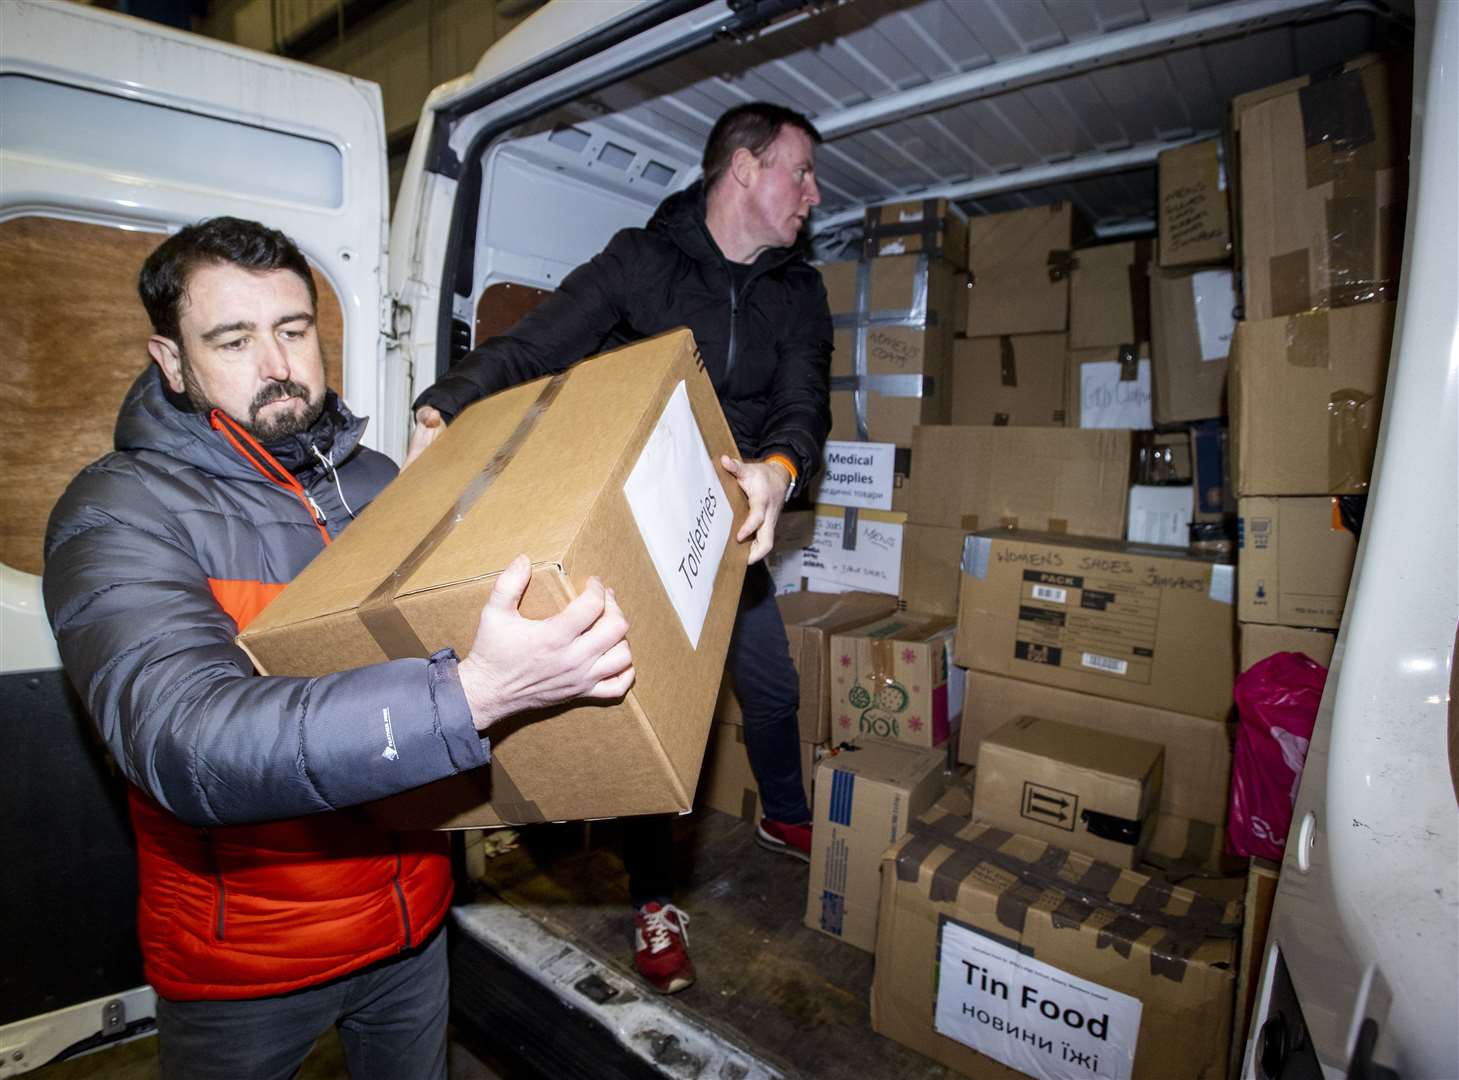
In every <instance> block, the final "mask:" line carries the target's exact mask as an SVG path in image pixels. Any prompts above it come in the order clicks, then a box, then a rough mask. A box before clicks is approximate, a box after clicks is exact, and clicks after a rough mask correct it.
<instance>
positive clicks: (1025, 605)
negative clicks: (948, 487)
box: [956, 530, 1236, 719]
mask: <svg viewBox="0 0 1459 1080" xmlns="http://www.w3.org/2000/svg"><path fill="white" fill-rule="evenodd" d="M1234 571H1235V567H1232V566H1229V565H1224V564H1220V563H1217V562H1216V561H1215V560H1214V559H1211V558H1205V557H1201V556H1198V555H1195V554H1192V553H1189V552H1185V551H1181V550H1180V549H1178V548H1160V547H1149V546H1145V545H1141V544H1125V543H1119V542H1116V541H1109V540H1093V539H1088V538H1085V537H1074V536H1057V535H1053V534H1050V533H1031V532H1023V531H1012V530H1010V531H991V532H983V533H978V534H976V535H973V536H969V537H968V539H967V542H966V544H965V546H964V548H963V577H962V593H961V595H960V597H959V603H958V633H957V653H956V658H957V662H958V663H959V664H961V665H962V666H963V667H969V668H976V669H977V670H979V671H986V672H989V673H991V674H994V675H1011V676H1013V677H1014V678H1018V679H1027V680H1028V681H1030V682H1038V683H1045V684H1047V685H1049V686H1059V687H1063V688H1064V689H1067V690H1079V691H1082V692H1084V693H1089V694H1097V695H1099V696H1101V697H1109V698H1115V699H1117V700H1119V701H1133V702H1135V703H1137V704H1140V705H1150V706H1153V707H1155V708H1160V709H1169V710H1170V711H1172V712H1181V713H1188V714H1190V715H1194V716H1208V717H1211V718H1212V719H1221V718H1223V717H1225V716H1226V714H1227V712H1228V711H1229V710H1230V708H1231V683H1232V680H1233V679H1234V678H1235V676H1236V665H1235V643H1236V642H1235V639H1236V618H1235V610H1234V608H1235V604H1234V601H1235V595H1234V594H1235V582H1234V580H1233V578H1234V577H1235V573H1234Z"/></svg>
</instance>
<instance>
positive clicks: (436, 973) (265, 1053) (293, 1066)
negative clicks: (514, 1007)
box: [157, 927, 449, 1080]
mask: <svg viewBox="0 0 1459 1080" xmlns="http://www.w3.org/2000/svg"><path fill="white" fill-rule="evenodd" d="M448 979H449V976H448V974H447V966H446V930H445V928H444V927H442V928H441V929H440V930H438V931H437V932H436V933H435V935H434V937H433V938H432V939H431V940H430V941H429V942H428V943H427V944H426V945H425V946H424V947H423V948H420V949H417V950H413V951H412V952H409V953H406V954H405V955H403V956H399V957H396V958H395V959H392V960H386V961H383V962H381V963H379V964H375V965H373V966H371V967H368V968H365V969H364V970H363V971H358V972H356V973H355V974H353V975H346V976H345V977H344V978H341V979H335V980H334V981H333V982H329V983H325V984H324V985H322V986H313V987H309V988H308V989H305V990H298V991H295V992H294V993H292V994H283V995H281V996H278V997H266V998H254V999H252V1000H248V1001H167V1000H165V999H163V998H160V997H159V998H158V999H157V1037H158V1044H157V1050H158V1056H159V1059H160V1063H161V1067H162V1077H163V1080H289V1078H290V1077H292V1076H294V1074H295V1073H296V1072H298V1070H299V1066H300V1064H301V1063H302V1062H303V1061H304V1059H305V1058H306V1057H307V1056H308V1055H309V1050H310V1048H311V1047H313V1045H314V1041H315V1040H316V1039H318V1038H319V1036H321V1035H323V1034H324V1033H325V1032H326V1031H328V1030H329V1029H330V1028H331V1027H337V1028H338V1029H339V1037H340V1042H341V1044H342V1045H343V1047H344V1054H345V1061H346V1063H347V1064H348V1066H349V1072H350V1076H351V1078H352V1080H398V1078H400V1077H411V1078H412V1080H415V1078H420V1080H446V1018H447V1013H448V1011H449V1010H448V1006H449V1000H448V996H447V983H448Z"/></svg>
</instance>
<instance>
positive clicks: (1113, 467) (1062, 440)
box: [911, 427, 1130, 539]
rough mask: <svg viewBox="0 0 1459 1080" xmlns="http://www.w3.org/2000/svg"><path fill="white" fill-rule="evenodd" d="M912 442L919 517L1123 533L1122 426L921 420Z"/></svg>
mask: <svg viewBox="0 0 1459 1080" xmlns="http://www.w3.org/2000/svg"><path fill="white" fill-rule="evenodd" d="M912 448H913V449H912V456H913V457H914V458H916V459H917V461H918V468H917V471H916V472H914V473H913V475H912V509H911V519H912V520H913V521H915V522H917V523H919V524H922V525H941V526H942V527H944V528H960V529H963V530H965V531H967V532H975V531H976V530H978V529H987V528H992V527H993V526H1005V527H1008V528H1022V529H1046V530H1049V531H1051V532H1069V533H1077V534H1080V535H1083V536H1104V537H1110V538H1112V539H1118V538H1119V537H1121V536H1123V535H1124V530H1125V498H1126V490H1127V488H1128V487H1129V482H1130V433H1129V432H1128V431H1073V430H1068V429H1058V428H1011V427H1010V428H995V427H921V428H918V429H917V431H916V434H915V435H914V436H913V438H912Z"/></svg>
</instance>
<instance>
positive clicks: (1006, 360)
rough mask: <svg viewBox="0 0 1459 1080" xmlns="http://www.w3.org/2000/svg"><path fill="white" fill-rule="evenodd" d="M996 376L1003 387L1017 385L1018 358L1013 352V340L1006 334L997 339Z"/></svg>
mask: <svg viewBox="0 0 1459 1080" xmlns="http://www.w3.org/2000/svg"><path fill="white" fill-rule="evenodd" d="M998 375H999V377H1000V378H1001V379H1002V381H1003V385H1004V386H1013V387H1016V386H1017V385H1018V358H1017V357H1016V356H1015V355H1014V352H1013V339H1012V338H1011V337H1009V336H1008V335H1007V334H1003V335H1001V336H1000V337H999V338H998Z"/></svg>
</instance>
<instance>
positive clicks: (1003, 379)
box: [948, 334, 1069, 427]
mask: <svg viewBox="0 0 1459 1080" xmlns="http://www.w3.org/2000/svg"><path fill="white" fill-rule="evenodd" d="M1068 344H1069V335H1067V334H1012V335H1010V334H1004V335H1002V336H1000V337H974V338H958V339H957V340H956V341H955V342H954V343H953V350H952V410H951V413H950V415H949V417H948V419H949V420H950V422H951V423H954V424H992V425H994V426H996V427H1010V426H1011V427H1063V426H1064V411H1065V408H1066V405H1065V382H1066V379H1067V372H1066V370H1065V368H1066V355H1067V353H1068Z"/></svg>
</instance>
